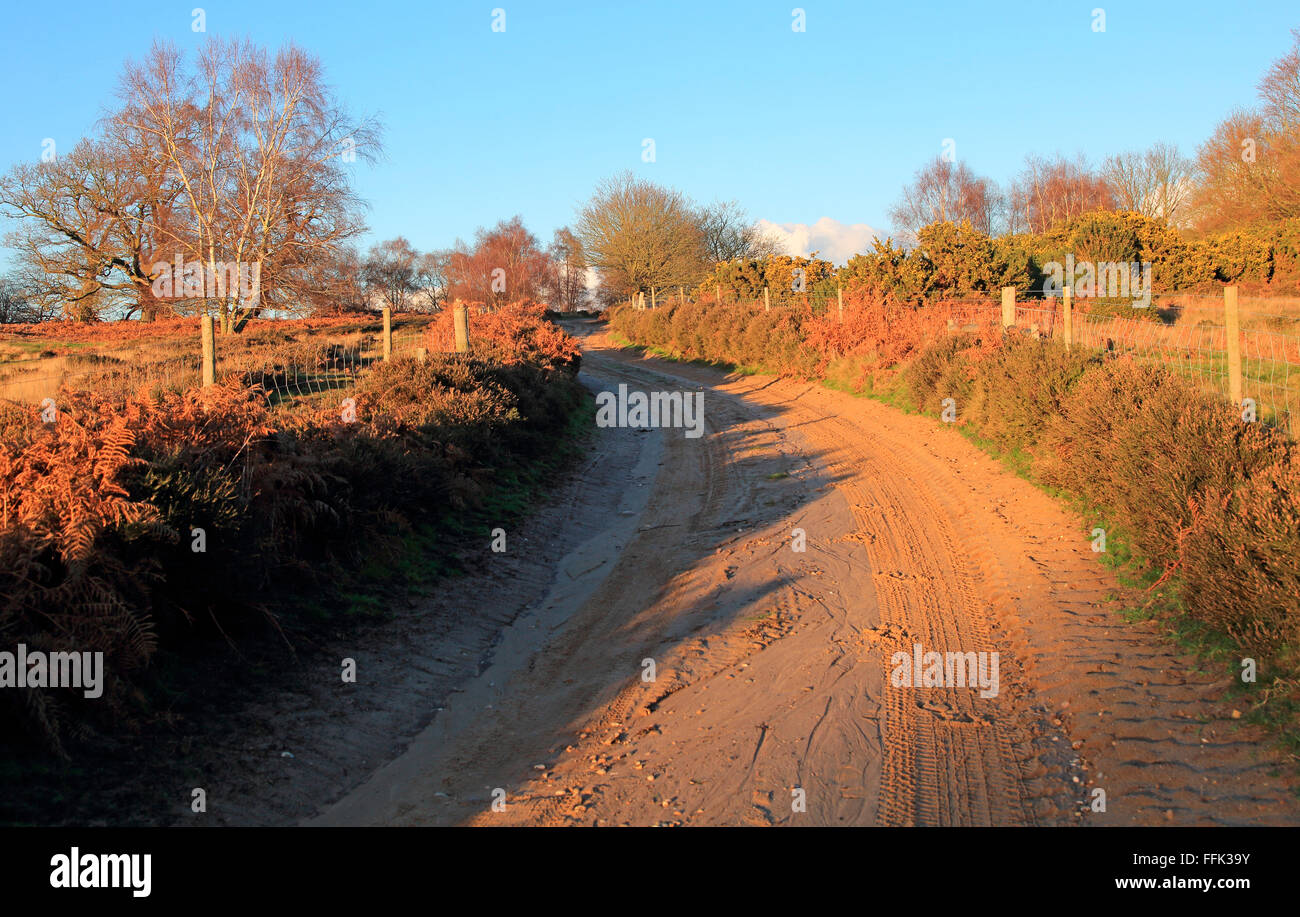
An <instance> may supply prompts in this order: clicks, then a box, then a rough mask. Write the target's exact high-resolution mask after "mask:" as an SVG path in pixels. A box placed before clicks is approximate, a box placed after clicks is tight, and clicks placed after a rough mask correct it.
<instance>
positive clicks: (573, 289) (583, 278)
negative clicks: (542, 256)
mask: <svg viewBox="0 0 1300 917" xmlns="http://www.w3.org/2000/svg"><path fill="white" fill-rule="evenodd" d="M550 255H551V262H552V264H554V271H553V274H552V277H553V288H552V290H551V302H552V303H553V304H554V306H555V308H556V309H558V310H560V311H563V312H576V311H578V310H579V309H580V308H582V307H583V306H584V305H586V303H587V296H588V294H587V255H586V253H585V252H584V251H583V249H582V242H581V241H579V239H578V237H577V236H575V235H574V234H573V230H571V229H569V228H568V227H567V226H561V227H560V228H559V229H557V230H555V236H554V238H553V239H552V241H551V249H550Z"/></svg>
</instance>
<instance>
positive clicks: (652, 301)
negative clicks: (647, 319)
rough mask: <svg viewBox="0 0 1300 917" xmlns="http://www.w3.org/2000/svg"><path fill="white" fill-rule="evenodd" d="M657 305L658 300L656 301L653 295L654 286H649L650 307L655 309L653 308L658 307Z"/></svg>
mask: <svg viewBox="0 0 1300 917" xmlns="http://www.w3.org/2000/svg"><path fill="white" fill-rule="evenodd" d="M658 306H659V301H658V299H657V297H656V296H655V288H654V287H651V288H650V308H651V309H655V308H658Z"/></svg>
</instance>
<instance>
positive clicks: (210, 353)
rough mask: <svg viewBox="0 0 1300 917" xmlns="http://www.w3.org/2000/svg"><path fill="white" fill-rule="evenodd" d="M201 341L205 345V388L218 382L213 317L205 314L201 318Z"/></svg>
mask: <svg viewBox="0 0 1300 917" xmlns="http://www.w3.org/2000/svg"><path fill="white" fill-rule="evenodd" d="M199 340H200V341H201V342H202V344H203V387H204V388H207V387H208V386H209V385H213V384H215V383H216V381H217V345H216V341H215V340H214V339H213V336H212V316H211V314H209V313H207V312H205V313H203V315H202V316H201V317H200V318H199Z"/></svg>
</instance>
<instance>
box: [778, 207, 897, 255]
mask: <svg viewBox="0 0 1300 917" xmlns="http://www.w3.org/2000/svg"><path fill="white" fill-rule="evenodd" d="M758 227H759V229H761V230H762V231H764V232H767V233H771V234H772V235H773V236H775V237H776V238H777V239H779V240H780V241H781V243H782V244H783V245H784V246H785V248H786V253H787V254H790V255H802V256H803V257H805V258H806V257H808V255H809V254H811V253H812V252H817V257H819V258H825V259H826V260H827V261H830V262H833V263H835V264H843V263H844V262H846V261H848V260H849V259H850V258H852V257H853V256H854V255H856V254H859V253H861V252H865V251H870V249H871V243H872V241H873V240H874V239H875V238H876V236H877V235H878V233H877V232H876V231H875V230H874V229H872V228H871V227H870V226H868V225H867V224H866V223H854V224H853V225H851V226H846V225H844V224H843V223H841V222H840V221H839V220H832V219H831V218H830V217H822V218H821V219H820V220H818V221H817V222H816V223H813V224H812V225H811V226H809V225H808V224H807V223H773V222H772V221H771V220H759V221H758Z"/></svg>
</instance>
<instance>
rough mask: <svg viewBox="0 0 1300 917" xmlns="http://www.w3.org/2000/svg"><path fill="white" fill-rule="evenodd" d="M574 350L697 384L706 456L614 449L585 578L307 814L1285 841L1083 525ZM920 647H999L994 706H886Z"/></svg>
mask: <svg viewBox="0 0 1300 917" xmlns="http://www.w3.org/2000/svg"><path fill="white" fill-rule="evenodd" d="M584 344H585V346H584V351H585V356H584V378H585V379H587V381H588V384H590V385H594V386H600V387H605V388H610V387H613V386H615V385H617V384H618V383H620V382H621V383H625V384H628V385H629V386H632V387H640V388H642V389H645V390H682V389H687V390H693V389H696V388H700V387H704V388H705V391H706V412H705V416H706V420H707V423H706V436H705V437H703V438H702V439H700V440H688V439H684V438H683V437H682V432H681V431H680V430H658V431H635V430H627V431H620V432H621V433H623V434H624V435H627V436H633V437H638V436H639V437H659V438H660V441H661V442H662V451H661V457H660V458H659V465H658V472H657V476H656V479H655V481H654V486H653V488H652V489H651V490H650V493H649V494H648V500H647V502H646V504H645V507H644V509H643V510H642V511H641V512H640V513H639V515H637V516H636V518H634V519H631V520H629V523H628V524H629V525H630V526H633V527H634V528H631V529H629V530H628V531H627V534H626V537H624V536H620V537H619V539H618V540H617V544H614V545H612V548H613V549H612V550H610V551H607V552H605V554H604V555H603V556H602V559H601V560H600V562H599V563H597V564H596V565H595V566H593V567H592V568H591V569H593V570H596V571H597V572H595V573H590V572H587V573H584V574H582V575H584V576H588V577H589V578H590V577H595V578H596V580H597V581H594V582H593V583H592V584H591V587H590V588H587V589H585V590H579V591H577V592H574V591H573V590H572V589H566V588H565V587H566V582H567V580H566V576H568V577H570V578H572V576H576V575H578V572H579V568H581V570H586V569H587V567H588V566H590V563H589V562H588V561H585V560H584V562H583V563H582V564H577V565H575V564H574V563H571V562H570V561H568V560H566V561H563V562H562V563H561V569H562V570H569V571H570V573H568V574H564V573H562V574H561V575H560V576H559V578H558V579H557V580H556V584H555V586H554V587H553V590H552V594H551V595H550V596H549V597H548V598H547V599H546V600H544V601H543V602H542V603H540V604H539V605H537V606H534V607H531V608H530V609H528V610H526V611H525V612H524V613H522V614H521V615H520V616H519V619H518V621H517V622H516V624H515V625H514V627H513V628H512V630H511V632H510V633H509V634H508V635H507V637H506V638H505V640H504V641H503V644H502V646H501V647H500V648H499V649H498V652H497V662H496V663H495V664H494V665H493V666H492V667H490V668H488V669H487V670H486V671H485V672H483V673H482V674H481V675H480V676H479V679H478V681H477V682H476V683H475V685H473V686H471V687H470V688H469V689H468V690H466V691H465V692H464V693H462V694H458V695H457V697H456V699H455V701H454V702H453V704H452V705H451V707H450V709H449V710H448V711H446V712H445V713H441V714H439V717H438V719H437V720H436V721H435V723H434V724H433V726H431V727H430V729H429V731H428V734H427V735H426V736H423V737H421V738H419V739H417V740H416V741H415V742H414V743H413V744H412V747H411V750H410V751H408V752H407V754H406V755H405V756H403V758H402V759H399V761H397V762H394V764H393V765H391V766H390V767H388V768H385V769H384V770H383V771H380V772H379V773H377V774H376V775H374V776H373V777H372V778H371V780H370V781H369V782H368V783H367V784H366V785H364V786H363V787H362V788H361V789H360V790H359V791H358V792H356V793H354V794H352V795H351V796H350V797H348V798H346V799H345V800H344V801H343V803H342V804H340V806H338V807H335V808H334V809H333V810H331V811H330V812H327V813H326V814H325V816H324V817H323V818H322V821H324V822H327V823H346V824H352V823H362V824H373V823H400V824H464V823H470V824H482V825H497V824H552V825H562V824H668V825H673V824H756V825H766V824H778V825H784V824H880V825H963V824H1006V825H1024V824H1081V823H1082V824H1167V823H1170V822H1175V823H1211V822H1221V823H1233V824H1243V823H1296V821H1297V818H1296V809H1295V801H1294V796H1293V795H1292V794H1291V793H1290V790H1289V783H1288V781H1287V780H1286V779H1283V778H1282V777H1281V776H1279V773H1280V772H1281V768H1282V762H1281V761H1280V760H1279V759H1278V758H1277V757H1276V756H1275V755H1273V754H1272V753H1271V752H1269V751H1268V750H1267V748H1266V747H1265V746H1264V745H1262V744H1261V742H1260V736H1259V735H1258V733H1256V732H1254V731H1253V730H1251V729H1249V728H1245V727H1241V726H1240V725H1239V724H1238V723H1236V722H1234V721H1233V720H1232V719H1231V715H1230V713H1231V711H1230V708H1229V707H1226V706H1225V705H1224V704H1223V703H1222V702H1221V701H1219V700H1218V699H1217V698H1218V697H1220V696H1221V694H1222V690H1223V688H1224V684H1223V683H1222V682H1220V681H1219V680H1216V678H1214V677H1211V676H1210V675H1207V674H1205V673H1203V672H1200V671H1198V670H1197V668H1196V666H1195V664H1194V663H1193V662H1192V660H1189V659H1187V658H1184V657H1181V656H1179V655H1177V654H1175V653H1174V652H1172V651H1171V650H1170V649H1169V647H1168V645H1167V644H1166V642H1165V641H1164V640H1163V639H1161V637H1160V636H1159V634H1157V633H1156V632H1155V630H1154V629H1153V627H1152V626H1150V625H1134V624H1128V623H1125V622H1124V621H1122V620H1121V619H1120V617H1119V616H1118V615H1117V613H1116V606H1115V603H1114V602H1112V601H1110V597H1111V596H1113V595H1116V594H1119V593H1121V590H1120V587H1119V586H1118V584H1117V583H1116V582H1115V580H1114V577H1113V575H1111V574H1110V573H1109V572H1108V571H1106V570H1105V568H1103V567H1102V566H1101V565H1100V564H1098V563H1097V560H1096V558H1095V557H1093V556H1092V553H1091V550H1090V546H1089V541H1088V539H1087V538H1086V537H1085V534H1084V532H1083V531H1082V526H1081V523H1080V520H1079V519H1077V518H1076V517H1073V516H1072V515H1071V514H1070V513H1069V512H1067V511H1066V510H1064V509H1063V508H1062V507H1061V506H1059V505H1058V504H1056V503H1055V502H1054V501H1052V500H1051V499H1050V498H1048V497H1047V496H1046V495H1045V494H1043V493H1042V492H1040V491H1038V490H1036V489H1035V488H1033V487H1032V486H1031V485H1029V484H1028V483H1026V482H1024V481H1021V480H1019V479H1017V478H1014V477H1013V476H1011V475H1009V474H1007V473H1006V472H1005V471H1004V470H1003V469H1001V468H1000V467H999V466H997V465H996V464H995V463H994V462H992V460H990V459H988V458H987V457H986V456H984V455H983V454H982V453H980V452H978V450H976V449H975V448H974V447H973V446H972V445H971V444H969V443H968V442H966V441H965V440H964V439H962V438H961V437H960V436H959V435H957V434H956V433H955V432H954V431H952V430H951V429H944V428H943V427H941V426H940V425H937V424H935V423H934V422H933V421H931V420H929V419H926V418H922V417H915V416H911V417H909V416H905V415H902V414H900V413H898V412H896V411H894V410H892V409H890V408H887V407H885V406H883V405H880V404H877V403H874V402H871V401H867V400H864V399H856V398H852V397H849V396H847V395H844V394H841V393H837V392H830V391H827V390H825V389H822V388H820V387H817V386H811V385H808V384H806V383H797V382H792V381H787V380H776V379H771V378H764V377H738V376H726V375H724V374H722V373H719V372H717V371H714V370H709V369H704V368H699V367H692V366H688V365H682V364H670V363H665V362H662V361H656V360H643V359H641V358H639V357H637V356H635V355H632V354H629V353H627V352H624V351H620V350H618V349H617V348H614V347H611V346H610V345H609V344H608V343H607V342H606V341H605V340H604V339H603V338H602V337H601V336H600V335H599V334H598V333H596V334H589V336H588V337H587V339H586V340H585V342H584ZM796 529H800V530H803V531H804V532H805V533H806V538H807V550H806V552H803V553H798V552H795V551H793V550H792V549H791V538H792V533H793V532H794V530H796ZM584 550H585V551H586V554H583V555H582V556H583V557H586V556H587V555H588V554H590V555H591V556H597V555H599V554H600V545H599V544H597V545H595V546H594V547H593V546H591V545H589V546H587V548H586V549H584ZM580 553H581V552H580ZM917 643H919V644H921V645H922V646H923V647H924V648H925V649H927V650H931V649H932V650H936V651H939V652H944V651H959V652H986V653H993V652H996V653H998V654H999V658H1000V666H999V669H1000V672H999V682H1000V685H999V688H1000V690H999V691H998V693H997V695H996V696H993V697H981V696H980V694H979V692H978V691H977V690H961V689H956V690H948V689H939V688H911V687H908V688H895V687H893V686H892V685H891V684H890V669H891V662H890V660H891V656H892V655H893V653H895V652H896V651H903V652H910V650H911V648H912V646H913V644H917ZM647 661H650V662H652V663H653V664H654V667H655V669H656V670H657V672H656V677H655V678H654V680H653V681H646V680H643V678H642V677H641V676H642V673H643V671H644V668H643V666H644V663H645V662H647ZM1095 789H1104V790H1105V793H1106V797H1107V808H1106V811H1104V812H1096V811H1093V810H1092V809H1091V807H1090V805H1089V803H1090V801H1091V800H1092V799H1093V791H1094V790H1095ZM498 790H500V791H501V792H503V793H504V795H505V798H506V800H507V801H508V804H507V805H506V807H505V809H504V810H498V809H494V808H492V807H491V805H490V800H491V799H492V798H493V795H492V794H493V793H494V792H496V791H498Z"/></svg>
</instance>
